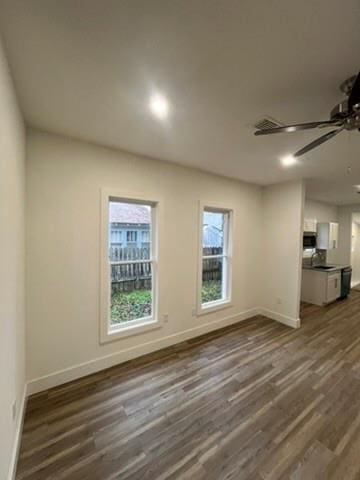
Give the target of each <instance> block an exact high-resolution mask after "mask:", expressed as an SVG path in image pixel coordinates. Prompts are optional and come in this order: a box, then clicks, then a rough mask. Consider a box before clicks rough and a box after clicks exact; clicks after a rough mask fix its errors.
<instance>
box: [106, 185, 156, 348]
mask: <svg viewBox="0 0 360 480" xmlns="http://www.w3.org/2000/svg"><path fill="white" fill-rule="evenodd" d="M100 196H101V212H100V343H108V342H112V341H116V340H120V339H122V338H124V337H128V336H131V335H137V334H140V333H145V332H148V331H150V330H154V329H157V328H161V327H162V326H163V322H162V321H160V319H159V315H158V299H159V262H158V252H159V230H160V229H159V223H160V222H159V219H160V208H161V202H160V200H159V199H155V198H152V197H151V196H149V195H146V194H144V193H140V194H136V195H135V194H134V193H130V194H128V193H126V192H124V191H117V190H116V189H109V188H102V189H101V195H100ZM110 198H116V199H117V200H119V201H124V202H126V201H128V202H133V203H139V204H148V205H152V207H153V208H152V209H151V215H152V218H151V227H152V228H151V244H152V251H151V256H150V261H151V263H152V316H151V317H146V318H140V319H137V320H133V321H131V322H129V323H128V324H123V325H121V326H118V325H117V326H116V327H115V326H112V325H110V297H111V286H110V282H109V273H110V272H109V267H110V262H109V257H108V242H109V228H108V226H109V199H110Z"/></svg>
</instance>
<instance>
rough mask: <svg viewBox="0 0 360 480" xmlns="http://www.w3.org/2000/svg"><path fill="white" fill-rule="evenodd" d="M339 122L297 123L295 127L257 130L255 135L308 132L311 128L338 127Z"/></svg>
mask: <svg viewBox="0 0 360 480" xmlns="http://www.w3.org/2000/svg"><path fill="white" fill-rule="evenodd" d="M338 124H339V121H336V120H324V121H323V122H309V123H298V124H295V125H285V126H284V127H276V128H266V129H265V130H257V131H256V132H255V135H256V136H258V135H269V134H270V133H283V132H287V133H289V132H297V131H299V130H309V129H311V128H322V127H332V126H335V125H338Z"/></svg>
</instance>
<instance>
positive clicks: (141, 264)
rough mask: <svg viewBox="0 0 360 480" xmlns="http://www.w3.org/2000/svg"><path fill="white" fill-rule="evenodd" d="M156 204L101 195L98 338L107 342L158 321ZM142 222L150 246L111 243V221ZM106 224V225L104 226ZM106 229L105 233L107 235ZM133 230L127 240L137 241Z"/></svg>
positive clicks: (128, 234) (135, 232)
mask: <svg viewBox="0 0 360 480" xmlns="http://www.w3.org/2000/svg"><path fill="white" fill-rule="evenodd" d="M156 209H157V206H156V203H154V202H149V201H140V200H133V199H122V198H117V197H114V196H110V195H105V194H104V195H103V210H102V212H103V218H102V220H103V221H102V238H103V241H102V263H103V265H102V279H101V283H102V294H101V303H102V305H101V317H102V327H101V339H102V341H109V340H110V339H111V340H112V339H114V338H116V336H117V335H119V336H122V335H123V334H124V333H125V334H130V333H131V332H134V329H136V332H137V331H138V330H139V329H140V330H141V329H144V330H147V329H148V327H149V326H152V327H153V326H154V324H157V323H158V322H157V320H156V301H157V298H156V297H157V288H156V285H157V278H156V276H157V260H156V255H155V253H156V248H155V247H156V225H155V222H156ZM139 218H141V222H142V223H143V224H144V225H146V228H147V233H148V240H149V241H148V245H149V248H147V249H143V248H141V247H137V246H135V247H134V248H132V249H129V248H127V247H126V246H125V247H124V248H123V247H121V246H119V245H116V248H114V245H113V238H114V237H113V232H112V231H111V227H110V226H111V223H113V222H115V221H116V219H118V220H119V219H121V221H123V222H124V223H127V224H129V223H137V222H138V219H139ZM105 222H106V223H107V227H106V226H105V225H104V224H105ZM104 227H105V228H104ZM106 232H108V235H106ZM137 233H138V232H137V231H136V230H127V231H126V240H127V241H129V240H130V241H136V240H137V236H138V235H137Z"/></svg>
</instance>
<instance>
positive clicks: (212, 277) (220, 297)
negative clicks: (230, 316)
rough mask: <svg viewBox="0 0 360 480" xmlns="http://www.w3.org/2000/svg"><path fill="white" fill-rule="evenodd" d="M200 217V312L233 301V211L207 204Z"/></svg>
mask: <svg viewBox="0 0 360 480" xmlns="http://www.w3.org/2000/svg"><path fill="white" fill-rule="evenodd" d="M200 216H201V218H200V220H201V222H200V227H201V235H200V238H201V240H200V241H201V243H200V251H201V254H200V266H199V271H200V273H199V295H198V296H199V298H198V313H204V312H207V311H209V310H213V309H218V308H220V307H222V306H224V305H226V304H229V302H230V300H231V255H230V253H231V252H230V247H231V223H232V212H231V210H225V209H220V208H214V207H207V206H203V207H202V208H201V212H200Z"/></svg>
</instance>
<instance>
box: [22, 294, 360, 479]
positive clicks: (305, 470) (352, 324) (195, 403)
mask: <svg viewBox="0 0 360 480" xmlns="http://www.w3.org/2000/svg"><path fill="white" fill-rule="evenodd" d="M302 324H303V326H302V328H301V329H299V330H292V329H290V328H288V327H285V326H283V325H281V324H279V323H276V322H274V321H270V320H267V319H266V318H264V317H260V316H259V317H256V318H253V319H251V320H247V321H245V322H242V323H239V324H238V325H236V326H232V327H230V328H227V329H224V330H221V331H218V332H216V333H213V334H209V335H206V336H204V337H201V338H198V339H194V340H192V341H188V342H185V343H182V344H180V345H178V346H176V347H172V348H169V349H166V350H164V351H162V352H160V353H156V354H152V355H150V356H147V357H143V358H141V359H138V360H136V361H132V362H129V363H127V364H123V365H121V366H118V367H115V368H111V369H109V370H106V371H103V372H101V373H98V374H96V375H92V376H89V377H86V378H83V379H81V380H78V381H75V382H72V383H69V384H67V385H64V386H62V387H58V388H55V389H52V390H49V391H47V392H44V393H41V394H38V395H35V396H33V397H31V398H30V399H29V402H28V406H27V411H26V418H25V424H24V431H23V437H22V445H21V452H20V458H19V463H18V472H17V477H16V478H17V479H18V480H21V479H27V480H35V479H36V480H42V479H57V480H60V479H67V480H80V479H81V480H84V479H89V480H114V479H119V480H120V479H121V480H175V479H184V480H185V479H191V480H200V479H201V480H202V479H206V480H220V479H224V480H225V479H227V480H230V479H236V480H241V479H246V480H275V479H290V480H300V479H303V480H311V479H326V480H328V479H329V480H333V479H338V480H347V479H358V480H359V479H360V293H359V292H353V293H352V294H351V297H350V299H348V300H346V301H340V302H336V303H335V304H333V305H331V306H329V307H327V308H319V307H315V306H310V305H303V306H302Z"/></svg>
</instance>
